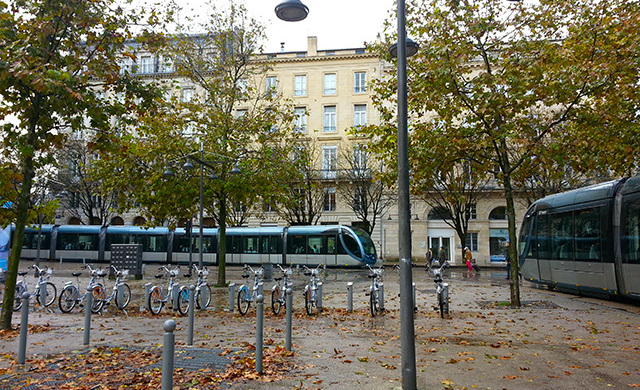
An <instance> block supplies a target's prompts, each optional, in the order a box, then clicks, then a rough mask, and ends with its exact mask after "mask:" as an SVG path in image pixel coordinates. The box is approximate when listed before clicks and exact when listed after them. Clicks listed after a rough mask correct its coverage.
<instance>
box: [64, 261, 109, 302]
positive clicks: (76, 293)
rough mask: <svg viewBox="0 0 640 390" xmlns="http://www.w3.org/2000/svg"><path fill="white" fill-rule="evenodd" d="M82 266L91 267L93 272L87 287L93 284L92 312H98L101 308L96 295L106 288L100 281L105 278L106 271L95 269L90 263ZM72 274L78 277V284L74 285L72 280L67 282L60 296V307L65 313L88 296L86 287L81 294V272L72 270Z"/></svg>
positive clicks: (90, 270)
mask: <svg viewBox="0 0 640 390" xmlns="http://www.w3.org/2000/svg"><path fill="white" fill-rule="evenodd" d="M82 268H86V269H89V272H91V279H90V280H89V283H88V284H87V287H89V286H93V287H92V290H91V294H92V295H93V304H92V305H91V312H92V313H98V312H99V311H100V308H99V307H98V306H97V305H98V300H97V299H96V297H97V296H98V295H99V293H100V291H102V290H103V289H104V288H103V287H102V285H101V283H100V282H98V279H99V278H103V277H104V276H105V271H104V270H103V269H102V268H99V269H93V268H91V266H90V265H85V266H83V267H82ZM71 275H72V276H75V277H76V284H75V285H74V284H73V282H72V281H69V282H66V283H65V284H64V287H63V288H62V291H61V292H60V297H58V307H59V308H60V311H61V312H63V313H69V312H71V310H73V308H74V307H76V305H77V304H79V303H81V302H82V301H84V300H85V299H86V298H87V290H86V289H85V291H84V293H82V295H81V294H80V275H82V273H81V272H72V273H71Z"/></svg>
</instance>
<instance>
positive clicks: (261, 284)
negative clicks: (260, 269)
mask: <svg viewBox="0 0 640 390" xmlns="http://www.w3.org/2000/svg"><path fill="white" fill-rule="evenodd" d="M257 295H262V296H264V282H258V294H257Z"/></svg>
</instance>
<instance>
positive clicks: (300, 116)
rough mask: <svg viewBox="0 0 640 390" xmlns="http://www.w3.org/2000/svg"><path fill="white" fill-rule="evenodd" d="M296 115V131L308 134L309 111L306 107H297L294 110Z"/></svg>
mask: <svg viewBox="0 0 640 390" xmlns="http://www.w3.org/2000/svg"><path fill="white" fill-rule="evenodd" d="M293 114H294V115H295V121H294V126H295V127H294V130H295V131H297V132H299V133H306V132H307V110H306V108H304V107H296V108H295V109H294V110H293Z"/></svg>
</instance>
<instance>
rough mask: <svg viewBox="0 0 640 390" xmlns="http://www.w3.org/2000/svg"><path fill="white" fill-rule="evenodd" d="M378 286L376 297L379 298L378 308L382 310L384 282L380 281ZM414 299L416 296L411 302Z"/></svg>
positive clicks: (414, 299)
mask: <svg viewBox="0 0 640 390" xmlns="http://www.w3.org/2000/svg"><path fill="white" fill-rule="evenodd" d="M378 287H379V288H380V290H379V292H378V299H379V300H380V302H379V303H380V310H384V283H380V285H379V286H378ZM415 301H416V298H415V297H414V298H413V302H415ZM414 304H415V303H414Z"/></svg>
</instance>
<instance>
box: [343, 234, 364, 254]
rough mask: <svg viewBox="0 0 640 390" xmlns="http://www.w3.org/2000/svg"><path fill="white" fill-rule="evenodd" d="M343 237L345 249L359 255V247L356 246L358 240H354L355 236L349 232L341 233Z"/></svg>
mask: <svg viewBox="0 0 640 390" xmlns="http://www.w3.org/2000/svg"><path fill="white" fill-rule="evenodd" d="M343 237H344V244H345V246H346V247H347V249H348V250H349V251H350V252H351V253H353V254H355V255H356V256H361V253H360V247H359V246H358V242H357V241H356V240H355V238H353V237H352V236H351V235H349V234H345V235H343Z"/></svg>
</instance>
